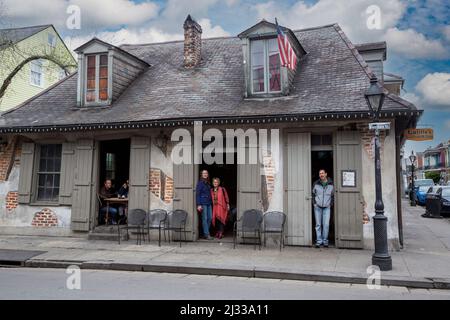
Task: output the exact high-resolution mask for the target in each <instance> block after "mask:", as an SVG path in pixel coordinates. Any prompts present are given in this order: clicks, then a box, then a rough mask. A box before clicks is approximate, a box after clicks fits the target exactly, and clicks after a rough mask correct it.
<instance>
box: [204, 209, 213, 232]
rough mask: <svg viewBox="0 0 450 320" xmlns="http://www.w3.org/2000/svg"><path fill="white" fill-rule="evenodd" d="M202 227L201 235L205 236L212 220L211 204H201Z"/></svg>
mask: <svg viewBox="0 0 450 320" xmlns="http://www.w3.org/2000/svg"><path fill="white" fill-rule="evenodd" d="M202 208H203V211H202V227H203V236H204V237H205V238H206V237H208V236H209V227H210V226H211V220H212V205H210V204H202Z"/></svg>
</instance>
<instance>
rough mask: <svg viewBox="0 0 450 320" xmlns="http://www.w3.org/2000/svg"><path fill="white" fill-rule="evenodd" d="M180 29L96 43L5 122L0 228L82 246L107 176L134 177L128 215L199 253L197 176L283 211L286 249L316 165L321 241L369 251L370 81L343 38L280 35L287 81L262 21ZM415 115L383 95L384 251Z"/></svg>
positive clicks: (307, 240)
mask: <svg viewBox="0 0 450 320" xmlns="http://www.w3.org/2000/svg"><path fill="white" fill-rule="evenodd" d="M184 30H185V39H184V41H174V42H167V43H160V44H144V45H123V46H121V47H120V48H118V47H115V46H112V45H110V44H107V43H105V42H103V41H100V40H98V39H93V40H91V41H89V42H88V43H86V44H85V45H83V46H81V47H80V48H78V50H77V53H78V65H79V70H78V72H77V74H74V75H72V76H70V77H68V78H67V79H65V80H64V81H62V82H61V83H59V84H58V85H56V86H55V87H53V88H51V89H50V90H47V91H46V92H44V93H43V94H41V95H39V96H38V97H36V98H34V99H32V100H30V101H29V102H27V103H26V104H24V105H22V106H21V107H20V108H17V109H15V110H13V111H11V112H7V113H5V114H4V115H3V117H2V119H1V121H2V123H1V126H0V130H1V133H2V137H3V139H4V141H5V143H4V144H3V151H2V152H1V153H0V157H1V163H2V164H4V165H3V167H2V169H1V170H2V171H1V179H0V180H1V182H0V206H1V208H2V211H1V212H0V230H2V231H3V232H16V233H17V232H20V233H27V232H29V233H43V234H53V233H54V234H67V235H79V236H86V235H87V234H88V233H89V232H95V228H96V227H97V225H98V205H99V204H98V201H97V193H98V191H99V188H100V187H101V185H102V183H103V181H104V179H105V178H112V179H113V180H115V181H114V183H115V184H116V185H120V184H121V183H122V181H123V180H125V179H128V178H129V182H130V191H129V208H130V209H133V208H143V209H145V210H149V209H156V208H163V209H167V210H172V209H184V210H186V211H187V212H188V214H189V218H188V225H187V229H188V230H189V239H190V240H192V241H196V240H197V239H198V238H199V228H198V214H197V212H196V203H195V185H196V182H197V180H198V177H199V172H200V170H202V169H207V170H209V172H210V174H211V175H212V176H218V177H220V178H222V181H223V183H224V185H225V186H226V188H227V189H228V192H229V194H230V201H231V204H232V206H233V207H234V208H236V211H237V215H238V217H239V216H240V215H241V214H242V212H243V211H244V210H246V209H252V208H256V209H261V210H263V211H271V210H280V211H283V212H285V213H286V214H287V222H286V243H287V244H289V245H301V246H309V245H312V243H313V238H314V232H313V230H314V225H313V224H314V221H313V215H312V197H311V188H312V183H313V181H314V180H316V179H317V178H318V171H319V169H326V170H327V171H328V174H329V176H330V177H331V178H332V179H333V180H334V184H335V187H336V193H335V205H334V208H333V214H332V222H331V230H330V231H331V234H330V238H331V240H332V243H334V245H336V246H337V247H339V248H371V247H373V225H372V219H369V221H368V222H367V221H366V219H364V217H365V216H367V215H368V216H369V217H371V216H373V215H374V209H373V207H374V200H375V190H374V189H375V180H374V179H375V177H374V172H375V169H374V158H373V157H374V152H373V147H374V146H373V143H372V141H373V132H370V131H369V129H368V123H369V122H371V121H372V115H371V113H370V112H369V109H368V106H367V103H366V101H365V97H364V92H365V90H366V89H367V88H368V86H369V80H370V77H371V76H372V71H371V69H370V68H369V66H368V65H367V63H366V62H365V60H364V59H363V58H362V56H361V55H360V54H359V52H358V50H357V49H356V48H355V46H354V45H353V44H352V43H351V42H350V40H349V39H347V37H346V36H345V34H344V33H343V32H342V30H341V29H340V28H339V26H338V25H328V26H323V27H317V28H311V29H305V30H297V31H292V30H290V29H288V28H285V27H283V30H284V32H285V34H286V36H287V37H288V39H289V41H290V43H291V45H292V47H293V49H294V51H295V54H296V55H297V58H298V66H297V68H296V69H295V70H290V69H288V68H285V67H282V66H280V59H279V56H278V55H279V53H278V48H277V46H276V36H277V32H276V27H275V25H274V24H271V23H269V22H266V21H261V22H260V23H258V24H256V25H254V26H253V27H251V28H249V29H247V30H245V31H244V32H242V33H241V34H240V35H239V36H238V37H227V38H214V39H201V34H202V30H201V27H200V25H198V24H197V23H196V22H195V21H194V20H193V19H191V17H188V18H187V19H186V21H185V23H184ZM420 115H421V111H420V110H418V109H417V108H416V107H415V106H414V105H412V104H411V103H409V102H407V101H405V100H403V99H401V98H400V97H398V96H396V95H393V94H390V93H387V95H386V99H385V103H384V108H383V112H382V114H381V118H382V121H387V122H390V123H391V129H390V130H389V131H386V132H383V133H382V136H381V161H382V175H383V196H384V204H385V213H386V215H387V217H388V219H389V220H388V238H389V242H390V246H391V248H393V249H395V248H398V247H399V237H400V236H399V220H400V219H398V217H399V214H401V207H400V201H399V199H400V197H401V195H400V192H401V191H400V190H401V177H400V170H399V168H400V156H399V153H400V148H401V145H402V143H403V131H404V129H405V128H408V127H411V126H415V123H416V121H417V119H418V118H419V117H420ZM227 137H228V139H227ZM202 151H203V153H202ZM207 151H212V152H207ZM210 157H213V158H214V159H213V160H215V161H211V159H210ZM180 159H181V160H180ZM219 159H226V160H224V161H221V160H219ZM250 159H251V160H250Z"/></svg>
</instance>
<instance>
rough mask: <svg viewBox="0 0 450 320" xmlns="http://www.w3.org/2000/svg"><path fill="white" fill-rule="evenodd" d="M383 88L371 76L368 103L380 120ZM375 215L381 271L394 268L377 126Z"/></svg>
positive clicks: (377, 260) (376, 257) (377, 261)
mask: <svg viewBox="0 0 450 320" xmlns="http://www.w3.org/2000/svg"><path fill="white" fill-rule="evenodd" d="M384 96H385V94H384V92H383V88H382V87H381V86H380V85H379V84H378V80H377V77H376V76H375V75H373V76H372V77H371V78H370V87H369V89H368V90H367V91H366V94H365V97H366V100H367V104H368V105H369V108H370V110H371V112H372V114H373V118H374V120H375V122H378V118H379V115H380V111H381V108H382V107H383V102H384ZM375 196H376V198H375V216H374V217H373V228H374V240H375V253H374V254H373V255H372V264H373V265H376V266H378V267H379V268H380V270H381V271H388V270H392V259H391V256H390V255H389V248H388V241H387V220H388V219H387V217H386V216H385V215H384V204H383V198H382V190H381V160H380V130H379V128H378V127H375Z"/></svg>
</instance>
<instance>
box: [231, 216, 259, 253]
mask: <svg viewBox="0 0 450 320" xmlns="http://www.w3.org/2000/svg"><path fill="white" fill-rule="evenodd" d="M262 220H263V214H262V211H261V210H256V209H250V210H245V211H244V213H243V214H242V217H240V218H239V219H238V220H237V221H236V222H235V223H234V228H233V248H234V249H235V248H236V242H237V237H238V234H239V232H241V234H242V235H241V238H242V240H243V242H244V243H245V239H254V240H255V243H254V244H255V250H256V240H258V244H259V249H260V250H261V223H262ZM248 233H253V235H252V236H249V235H246V234H248Z"/></svg>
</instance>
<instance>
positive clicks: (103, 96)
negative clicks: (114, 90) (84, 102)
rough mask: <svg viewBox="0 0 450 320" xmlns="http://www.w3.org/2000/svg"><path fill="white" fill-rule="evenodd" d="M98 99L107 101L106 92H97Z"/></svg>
mask: <svg viewBox="0 0 450 320" xmlns="http://www.w3.org/2000/svg"><path fill="white" fill-rule="evenodd" d="M99 99H100V100H101V101H105V100H108V90H100V92H99Z"/></svg>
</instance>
